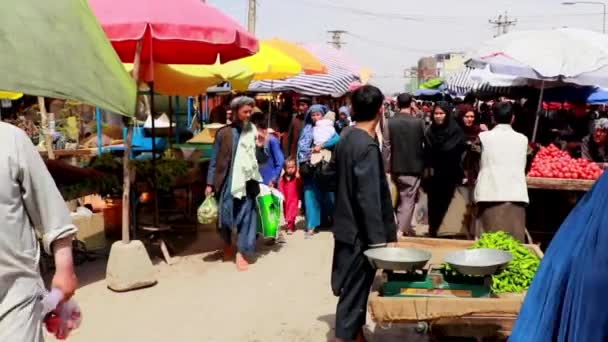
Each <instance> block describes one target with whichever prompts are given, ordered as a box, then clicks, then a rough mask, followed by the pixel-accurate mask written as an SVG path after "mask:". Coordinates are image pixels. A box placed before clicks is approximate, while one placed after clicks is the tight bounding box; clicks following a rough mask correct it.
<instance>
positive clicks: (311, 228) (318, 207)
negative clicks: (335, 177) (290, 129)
mask: <svg viewBox="0 0 608 342" xmlns="http://www.w3.org/2000/svg"><path fill="white" fill-rule="evenodd" d="M326 113H327V109H326V108H325V106H323V105H313V106H311V107H310V109H309V110H308V113H307V114H306V119H305V125H304V128H303V129H302V133H301V134H300V140H299V141H298V152H297V157H298V165H299V168H300V170H301V171H300V174H301V175H302V181H303V184H304V206H305V207H306V228H307V229H306V237H307V238H310V237H312V236H313V235H314V233H315V229H317V228H318V227H320V226H321V224H322V223H324V222H326V221H328V219H330V216H331V214H332V212H333V204H334V203H333V202H334V194H333V193H332V192H329V191H327V189H323V188H322V187H321V186H320V185H319V184H317V182H316V179H315V177H314V174H312V173H306V172H304V171H303V170H305V169H309V170H310V169H312V167H311V164H312V159H313V154H317V153H321V151H322V150H331V149H333V148H334V146H335V145H336V144H337V143H338V141H339V140H340V136H339V135H337V134H334V135H333V136H332V137H331V138H330V139H328V140H327V141H325V142H324V143H323V144H322V145H314V128H315V124H316V122H318V121H320V120H321V119H322V118H323V116H324V115H325V114H326Z"/></svg>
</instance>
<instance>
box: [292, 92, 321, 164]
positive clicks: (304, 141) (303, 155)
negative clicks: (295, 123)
mask: <svg viewBox="0 0 608 342" xmlns="http://www.w3.org/2000/svg"><path fill="white" fill-rule="evenodd" d="M312 113H321V114H322V115H325V114H326V113H327V107H325V106H324V105H321V104H315V105H312V106H310V108H309V109H308V112H306V117H305V118H304V128H302V133H300V140H298V164H301V163H304V162H307V161H309V160H310V155H311V154H312V147H313V146H312V144H313V134H312V132H313V129H312V128H313V124H312Z"/></svg>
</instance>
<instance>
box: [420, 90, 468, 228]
mask: <svg viewBox="0 0 608 342" xmlns="http://www.w3.org/2000/svg"><path fill="white" fill-rule="evenodd" d="M427 142H428V144H427V145H428V146H427V155H428V158H429V165H430V167H431V169H432V176H431V177H430V179H429V181H428V187H427V194H428V202H429V203H428V214H429V233H430V235H431V236H436V235H437V231H438V230H439V227H440V226H441V223H442V221H443V218H444V217H445V214H446V212H447V211H448V208H449V206H450V202H451V200H452V197H453V196H454V191H455V190H456V187H457V186H458V185H459V184H461V183H462V180H463V178H464V171H463V169H462V156H463V153H464V151H465V149H466V146H467V145H466V137H465V135H464V132H463V131H462V128H461V127H460V125H458V123H457V122H456V120H455V119H454V116H453V107H452V106H451V105H450V104H449V103H447V102H443V101H440V102H437V104H435V106H434V108H433V113H432V124H431V127H429V129H428V131H427Z"/></svg>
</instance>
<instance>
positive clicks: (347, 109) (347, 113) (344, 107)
mask: <svg viewBox="0 0 608 342" xmlns="http://www.w3.org/2000/svg"><path fill="white" fill-rule="evenodd" d="M342 113H344V114H346V117H347V118H348V119H350V108H348V106H342V107H340V109H338V114H342Z"/></svg>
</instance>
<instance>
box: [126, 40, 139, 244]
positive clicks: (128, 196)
mask: <svg viewBox="0 0 608 342" xmlns="http://www.w3.org/2000/svg"><path fill="white" fill-rule="evenodd" d="M142 46H143V40H140V41H138V42H137V47H136V49H135V59H134V61H133V78H134V79H135V83H136V86H138V85H139V82H138V80H139V67H140V64H141V50H142ZM138 90H139V87H138ZM135 103H136V104H135V111H136V112H137V104H138V103H139V101H136V102H135ZM132 142H133V126H132V125H127V140H126V141H125V151H124V157H123V164H122V169H123V189H122V242H123V243H125V244H128V243H129V242H130V237H129V233H130V232H129V228H130V227H131V219H130V216H131V211H130V210H131V202H130V200H131V182H132V177H131V171H132V170H131V144H132ZM133 176H135V175H133Z"/></svg>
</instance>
